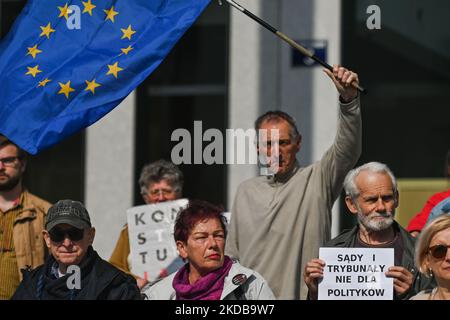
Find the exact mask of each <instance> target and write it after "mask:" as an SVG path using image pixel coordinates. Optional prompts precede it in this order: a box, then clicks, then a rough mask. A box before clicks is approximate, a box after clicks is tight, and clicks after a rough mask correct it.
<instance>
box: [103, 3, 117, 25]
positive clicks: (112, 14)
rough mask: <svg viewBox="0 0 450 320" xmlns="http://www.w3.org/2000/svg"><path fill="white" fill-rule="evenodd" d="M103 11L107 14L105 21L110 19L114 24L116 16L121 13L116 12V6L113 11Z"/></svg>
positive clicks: (112, 8)
mask: <svg viewBox="0 0 450 320" xmlns="http://www.w3.org/2000/svg"><path fill="white" fill-rule="evenodd" d="M103 11H105V13H106V18H105V21H106V20H108V19H109V20H111V21H112V22H114V16H116V15H118V14H119V12H117V11H114V6H112V7H111V9H109V10H103Z"/></svg>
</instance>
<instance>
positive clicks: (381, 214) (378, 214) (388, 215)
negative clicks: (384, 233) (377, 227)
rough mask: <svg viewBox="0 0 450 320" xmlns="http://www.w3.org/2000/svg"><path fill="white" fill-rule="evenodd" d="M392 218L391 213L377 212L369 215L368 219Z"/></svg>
mask: <svg viewBox="0 0 450 320" xmlns="http://www.w3.org/2000/svg"><path fill="white" fill-rule="evenodd" d="M392 216H393V211H386V212H378V211H375V212H373V213H372V214H371V215H370V218H391V217H392Z"/></svg>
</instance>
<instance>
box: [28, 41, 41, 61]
mask: <svg viewBox="0 0 450 320" xmlns="http://www.w3.org/2000/svg"><path fill="white" fill-rule="evenodd" d="M27 49H28V53H27V54H26V56H27V55H31V56H32V57H33V59H35V58H36V55H37V54H38V53H41V52H42V50H39V49H38V47H37V44H36V45H35V46H34V47H30V48H27Z"/></svg>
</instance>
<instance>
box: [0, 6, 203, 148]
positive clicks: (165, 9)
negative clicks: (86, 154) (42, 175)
mask: <svg viewBox="0 0 450 320" xmlns="http://www.w3.org/2000/svg"><path fill="white" fill-rule="evenodd" d="M208 3H209V0H86V1H81V0H73V1H69V0H29V1H28V3H27V4H26V6H25V8H24V9H23V11H22V12H21V14H20V16H19V17H18V18H17V20H16V22H15V24H14V26H13V28H12V29H11V31H10V32H9V34H8V35H7V36H6V37H5V39H4V40H3V41H2V43H1V44H0V84H1V89H0V133H2V134H4V135H5V136H7V137H8V138H9V139H11V140H12V141H14V142H15V143H16V144H18V145H19V146H20V147H21V148H22V149H24V150H26V151H28V152H30V153H32V154H36V153H37V152H38V151H40V150H42V149H45V148H48V147H50V146H52V145H54V144H56V143H58V142H59V141H61V140H62V139H64V138H65V137H67V136H69V135H71V134H74V133H76V132H77V131H79V130H81V129H83V128H85V127H87V126H89V125H91V124H92V123H94V122H96V121H97V120H99V119H100V118H101V117H103V116H104V115H105V114H107V113H108V112H109V111H111V110H112V109H113V108H114V107H116V106H117V105H118V104H119V103H120V102H121V101H122V100H123V99H124V98H125V97H126V96H127V95H128V94H129V93H130V92H131V91H132V90H133V89H134V88H136V86H138V85H139V84H140V83H141V82H142V81H143V80H144V79H145V78H146V77H147V76H148V75H149V74H150V73H151V72H152V71H153V70H155V68H156V67H157V66H158V65H159V64H160V63H161V61H162V60H163V59H164V57H165V56H166V55H167V54H168V53H169V51H170V50H171V49H172V47H173V46H174V45H175V43H176V42H177V41H178V40H179V39H180V37H181V36H182V35H183V33H184V32H185V31H186V30H187V29H188V28H189V27H190V26H191V25H192V23H193V22H194V21H195V20H196V19H197V17H198V16H199V15H200V13H201V12H202V11H203V9H204V8H205V7H206V6H207V5H208Z"/></svg>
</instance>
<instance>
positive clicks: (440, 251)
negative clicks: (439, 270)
mask: <svg viewBox="0 0 450 320" xmlns="http://www.w3.org/2000/svg"><path fill="white" fill-rule="evenodd" d="M448 248H450V246H445V245H443V244H438V245H436V246H432V247H430V248H428V252H430V254H431V255H432V256H433V258H435V259H442V258H444V257H445V256H446V255H447V250H448Z"/></svg>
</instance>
